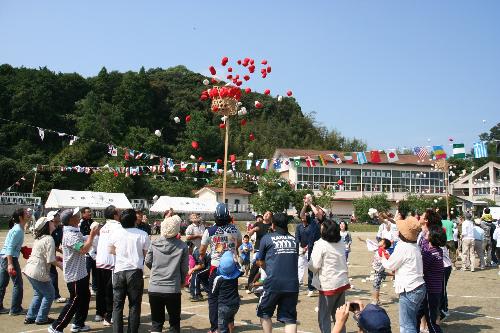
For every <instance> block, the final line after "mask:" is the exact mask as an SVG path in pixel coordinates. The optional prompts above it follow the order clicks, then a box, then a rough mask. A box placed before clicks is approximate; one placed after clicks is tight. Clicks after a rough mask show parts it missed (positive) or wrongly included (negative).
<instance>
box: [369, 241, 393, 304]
mask: <svg viewBox="0 0 500 333" xmlns="http://www.w3.org/2000/svg"><path fill="white" fill-rule="evenodd" d="M390 247H391V241H390V240H388V239H386V238H382V239H381V240H380V242H378V249H377V250H376V251H374V254H373V261H372V268H373V270H374V271H375V276H374V279H373V293H372V304H375V305H380V285H381V284H382V281H383V280H385V277H386V276H387V275H388V274H387V273H386V272H385V269H384V266H382V256H385V257H386V258H387V259H389V252H388V250H389V248H390Z"/></svg>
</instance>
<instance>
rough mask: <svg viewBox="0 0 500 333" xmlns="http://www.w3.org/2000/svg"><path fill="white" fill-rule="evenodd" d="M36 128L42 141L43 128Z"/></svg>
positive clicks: (43, 135) (43, 136)
mask: <svg viewBox="0 0 500 333" xmlns="http://www.w3.org/2000/svg"><path fill="white" fill-rule="evenodd" d="M37 128H38V135H40V139H42V141H43V138H45V130H44V129H43V128H41V127H37Z"/></svg>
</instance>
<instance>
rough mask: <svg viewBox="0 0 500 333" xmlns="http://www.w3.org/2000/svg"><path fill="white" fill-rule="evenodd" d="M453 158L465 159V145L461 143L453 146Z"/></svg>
mask: <svg viewBox="0 0 500 333" xmlns="http://www.w3.org/2000/svg"><path fill="white" fill-rule="evenodd" d="M453 157H454V158H465V145H464V144H463V143H454V144H453Z"/></svg>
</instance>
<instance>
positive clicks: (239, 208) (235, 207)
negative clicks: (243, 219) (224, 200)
mask: <svg viewBox="0 0 500 333" xmlns="http://www.w3.org/2000/svg"><path fill="white" fill-rule="evenodd" d="M227 208H228V209H229V212H230V213H251V212H252V211H253V206H252V205H250V204H227Z"/></svg>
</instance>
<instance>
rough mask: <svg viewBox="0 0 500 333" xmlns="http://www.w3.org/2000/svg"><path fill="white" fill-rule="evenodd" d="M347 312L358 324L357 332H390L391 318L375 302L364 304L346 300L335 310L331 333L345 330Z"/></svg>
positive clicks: (339, 332)
mask: <svg viewBox="0 0 500 333" xmlns="http://www.w3.org/2000/svg"><path fill="white" fill-rule="evenodd" d="M349 312H352V313H353V318H354V320H355V321H356V322H357V324H358V333H391V332H392V331H391V320H390V319H389V316H388V315H387V312H385V310H384V309H383V308H381V307H380V306H378V305H375V304H368V305H367V306H364V304H363V302H361V301H354V302H347V303H346V304H344V305H342V306H341V307H339V308H338V309H337V311H336V312H335V326H334V327H333V331H332V333H341V332H345V324H346V322H347V319H348V318H349Z"/></svg>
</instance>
